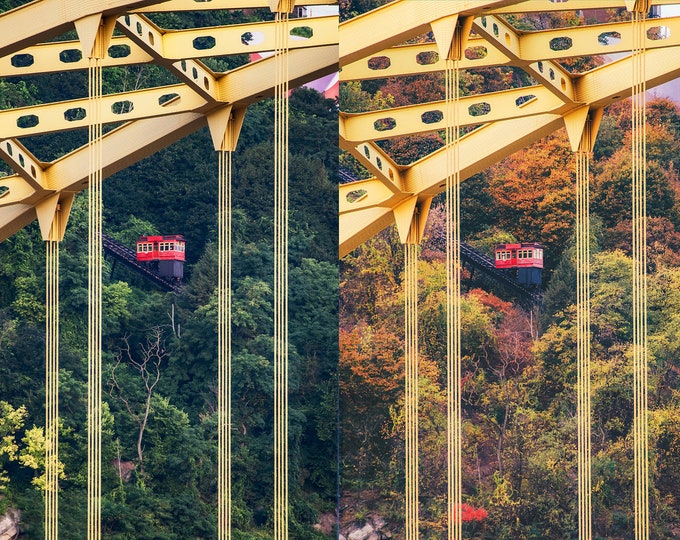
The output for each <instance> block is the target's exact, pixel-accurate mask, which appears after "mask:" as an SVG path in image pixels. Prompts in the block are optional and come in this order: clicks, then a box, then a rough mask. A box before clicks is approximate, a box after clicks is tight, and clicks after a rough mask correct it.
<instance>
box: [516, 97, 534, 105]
mask: <svg viewBox="0 0 680 540" xmlns="http://www.w3.org/2000/svg"><path fill="white" fill-rule="evenodd" d="M535 99H536V96H535V95H534V94H527V95H526V96H519V97H518V98H517V99H516V100H515V105H517V106H518V107H524V106H525V105H528V104H529V103H531V102H532V101H534V100H535Z"/></svg>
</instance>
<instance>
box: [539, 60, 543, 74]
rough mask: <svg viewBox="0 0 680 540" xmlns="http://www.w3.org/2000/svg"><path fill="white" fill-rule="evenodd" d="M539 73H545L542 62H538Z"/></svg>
mask: <svg viewBox="0 0 680 540" xmlns="http://www.w3.org/2000/svg"><path fill="white" fill-rule="evenodd" d="M538 71H539V72H540V73H543V62H541V61H540V60H539V61H538Z"/></svg>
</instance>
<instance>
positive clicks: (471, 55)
mask: <svg viewBox="0 0 680 540" xmlns="http://www.w3.org/2000/svg"><path fill="white" fill-rule="evenodd" d="M488 54H489V51H488V50H487V48H486V47H484V45H475V46H474V47H468V48H467V49H465V58H467V59H468V60H481V59H482V58H485V57H486V55H488Z"/></svg>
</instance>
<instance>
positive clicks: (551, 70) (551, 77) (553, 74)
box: [548, 68, 555, 81]
mask: <svg viewBox="0 0 680 540" xmlns="http://www.w3.org/2000/svg"><path fill="white" fill-rule="evenodd" d="M548 75H550V80H551V81H554V80H555V71H554V70H553V69H552V68H550V71H548Z"/></svg>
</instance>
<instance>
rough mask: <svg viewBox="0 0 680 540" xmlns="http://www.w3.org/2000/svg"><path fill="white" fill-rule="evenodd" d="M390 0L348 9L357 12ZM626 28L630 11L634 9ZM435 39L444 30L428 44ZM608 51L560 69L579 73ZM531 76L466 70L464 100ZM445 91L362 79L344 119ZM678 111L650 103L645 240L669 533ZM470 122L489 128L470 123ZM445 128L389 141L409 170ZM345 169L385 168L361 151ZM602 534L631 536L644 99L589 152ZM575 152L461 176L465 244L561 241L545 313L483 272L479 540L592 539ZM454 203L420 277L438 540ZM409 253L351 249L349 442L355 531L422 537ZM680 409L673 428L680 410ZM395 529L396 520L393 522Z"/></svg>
mask: <svg viewBox="0 0 680 540" xmlns="http://www.w3.org/2000/svg"><path fill="white" fill-rule="evenodd" d="M385 3H386V2H382V1H379V0H373V1H368V0H347V1H346V2H345V4H346V6H347V7H346V12H345V14H346V18H348V19H349V18H352V17H354V16H356V15H359V14H361V13H364V12H365V11H366V10H368V9H373V8H376V7H379V6H381V5H383V4H385ZM595 15H596V14H594V13H589V12H587V11H585V10H584V11H581V12H579V13H575V12H569V11H562V12H546V13H541V14H530V15H519V14H518V15H511V16H507V17H505V21H507V22H508V23H510V24H511V25H512V26H513V27H515V28H516V29H518V30H521V31H524V30H528V31H531V30H542V29H547V28H560V27H567V26H574V25H581V24H584V23H590V22H592V20H590V18H592V17H594V16H595ZM607 16H608V20H628V19H629V17H630V14H628V13H627V12H626V11H625V10H624V9H617V10H609V11H607ZM419 40H420V41H428V40H432V35H423V36H421V37H420V38H419ZM603 62H604V59H603V58H602V57H595V56H593V57H586V58H572V59H565V60H563V61H560V63H561V64H562V66H563V67H564V68H565V69H567V70H568V71H571V72H584V71H587V70H589V69H592V68H594V67H597V66H599V65H601V64H602V63H603ZM534 83H535V82H533V81H531V80H530V78H529V77H528V75H527V74H526V73H525V72H523V71H522V70H520V69H516V68H507V67H503V68H484V69H470V70H465V71H464V72H463V73H461V77H460V87H459V90H460V93H461V95H463V96H465V95H474V94H477V93H480V92H490V91H496V90H504V89H509V88H518V87H523V86H528V85H530V84H534ZM443 98H444V77H443V75H441V74H440V73H435V74H427V75H423V76H407V77H388V78H383V79H377V78H373V79H370V80H362V81H352V82H347V83H345V85H344V86H343V87H341V94H340V108H341V110H342V111H343V112H363V111H372V110H380V109H390V108H391V107H398V106H403V105H409V104H418V103H427V102H431V101H434V100H441V99H443ZM679 121H680V110H679V109H678V104H677V103H676V102H674V101H671V100H669V99H667V98H664V97H658V96H656V95H653V94H651V93H650V94H649V95H648V102H647V118H646V124H647V127H646V130H647V147H646V151H647V181H648V184H647V197H648V198H647V213H648V224H647V244H648V257H649V258H648V262H649V268H648V271H649V277H648V282H647V287H648V293H649V314H648V325H649V326H648V332H649V358H650V363H649V375H648V376H649V385H650V400H649V408H650V413H649V426H650V441H649V451H650V482H651V486H652V487H651V490H650V497H651V499H650V512H651V515H650V523H651V533H650V535H651V537H654V538H675V537H677V535H678V531H679V530H680V500H679V499H678V491H677V485H678V480H680V478H678V474H680V469H678V463H679V456H680V454H678V439H677V437H678V429H677V421H676V420H677V412H678V406H679V405H680V401H679V399H678V397H679V396H678V393H677V391H676V387H677V382H678V380H677V373H678V370H679V369H680V365H679V364H678V351H679V350H678V346H679V343H678V338H677V336H678V335H680V334H678V328H677V326H678V305H680V304H678V301H679V300H680V298H678V291H680V281H679V280H680V259H679V258H678V254H679V253H680V242H678V240H679V238H680V237H679V236H678V233H679V232H680V230H679V228H680V221H679V218H680V214H679V210H680V179H679V177H678V172H677V156H678V155H679V154H678V152H679V151H680V148H679V147H678V128H679V125H678V122H679ZM469 129H474V126H472V127H471V128H469ZM444 140H445V139H444V133H443V132H437V131H435V132H430V133H428V134H425V135H419V136H413V137H394V138H391V139H388V140H385V141H380V142H379V143H378V144H379V145H380V146H381V148H382V149H383V150H384V151H385V152H386V153H387V154H388V155H389V156H390V157H392V158H393V159H394V160H395V161H396V162H397V163H399V164H401V165H409V164H411V163H413V162H415V161H417V160H419V159H421V158H423V157H424V156H427V155H428V154H430V153H431V152H433V151H434V150H436V149H438V148H440V147H441V146H443V144H444ZM340 162H341V166H342V167H344V168H345V169H347V170H348V171H349V172H350V173H351V174H353V175H354V176H355V177H357V178H365V177H366V176H368V175H369V173H368V172H367V171H366V170H365V169H363V168H362V167H361V165H360V164H359V163H358V161H356V160H354V159H353V158H352V157H351V156H350V155H349V154H347V153H343V154H341V156H340ZM590 167H591V170H590V172H591V184H590V198H591V246H592V250H593V252H592V268H591V279H592V282H591V286H592V291H591V296H592V314H591V315H592V321H591V322H592V326H591V331H592V368H591V369H592V373H591V375H592V379H591V383H592V392H593V396H592V397H593V401H592V411H593V417H592V433H593V439H592V459H593V461H592V475H593V486H594V489H593V519H594V523H593V535H594V538H598V539H603V540H604V539H611V540H619V539H621V540H623V539H628V538H632V535H633V527H634V525H633V523H634V516H633V433H632V422H633V373H632V362H631V358H632V340H633V336H632V334H633V328H632V322H631V320H632V308H631V305H632V259H631V254H632V245H631V244H632V240H631V238H632V231H631V216H632V211H631V103H630V101H629V100H624V101H620V102H616V103H613V104H611V105H609V106H607V107H606V108H605V110H604V117H603V119H602V122H601V125H600V128H599V132H598V135H597V140H596V143H595V148H594V152H593V155H592V158H591V163H590ZM575 168H576V162H575V157H574V154H573V152H572V150H571V148H570V144H569V141H568V138H567V134H566V132H565V131H564V130H561V131H558V132H555V133H553V134H552V135H550V136H547V137H543V138H542V139H540V140H539V141H537V142H535V143H534V144H532V145H530V146H528V147H527V148H525V149H523V150H520V151H518V152H516V153H514V154H512V155H511V156H509V157H507V158H506V159H503V160H502V161H500V162H498V163H496V164H495V165H493V166H491V167H489V168H488V169H487V170H485V171H484V172H482V173H479V174H476V175H474V176H472V177H471V178H467V179H466V180H465V181H464V183H463V184H462V187H461V191H462V202H461V206H462V216H461V228H462V235H463V240H465V241H466V242H468V243H470V244H472V245H473V246H474V247H476V248H477V249H478V250H480V251H482V252H485V253H487V254H492V252H493V248H494V246H495V244H496V243H501V242H540V243H542V244H543V245H544V246H545V269H544V274H543V279H544V282H545V288H544V291H543V302H542V305H541V307H540V310H539V309H533V310H528V309H526V307H523V306H522V305H521V304H520V303H519V301H518V299H517V298H515V297H513V294H512V292H510V291H508V290H505V289H504V288H503V287H502V286H500V285H499V284H497V283H495V282H492V281H491V280H489V279H487V278H484V277H482V276H479V275H477V276H475V275H473V274H472V273H471V272H468V271H465V272H464V274H463V285H464V295H463V298H462V355H463V359H462V371H463V373H462V382H461V385H462V395H463V501H464V507H463V509H462V520H463V522H464V533H463V537H464V538H475V539H507V540H511V539H512V540H515V539H555V540H558V539H564V538H576V537H577V536H578V519H577V511H578V501H577V422H576V397H577V396H576V389H575V385H576V379H577V371H576V362H577V358H576V339H577V329H576V306H575V304H576V293H575V288H576V271H575V248H574V242H575V239H574V225H575V210H576V208H575V205H576V201H575V195H576V194H575V174H576V173H575ZM443 204H444V200H443V197H439V198H438V199H437V198H436V199H435V200H434V201H433V207H432V209H431V210H430V212H429V218H428V219H429V221H428V226H427V229H426V231H425V238H424V240H423V242H422V243H421V248H420V259H419V263H418V274H419V284H418V287H419V292H418V304H419V318H418V324H419V335H418V339H419V355H420V356H419V391H420V395H419V407H420V409H419V413H418V421H419V434H418V440H419V445H420V450H419V460H420V463H419V474H420V481H419V508H420V510H419V520H420V537H421V538H426V539H430V538H431V539H439V538H443V537H445V535H446V530H447V523H448V516H447V440H446V437H447V433H446V422H447V420H446V414H447V401H446V391H447V386H446V385H447V382H446V376H447V373H446V355H447V351H446V297H445V294H446V292H445V291H446V272H445V266H444V261H445V260H446V257H445V253H444V245H445V242H443V241H442V235H443V233H442V230H444V228H445V212H444V207H443ZM403 261H404V249H403V246H402V245H401V244H400V242H399V237H398V235H397V233H396V231H395V230H393V229H391V228H390V229H387V230H384V231H382V232H381V233H380V234H378V235H377V236H375V237H373V238H372V239H371V240H369V241H367V242H365V243H364V244H362V245H361V246H359V247H358V248H356V249H355V250H354V251H353V252H352V253H350V254H349V255H347V256H346V257H344V258H343V259H342V261H341V268H340V336H339V337H340V367H339V378H340V387H341V411H342V413H343V415H342V424H341V426H342V433H343V445H342V449H341V455H342V457H343V482H342V487H343V494H342V509H343V515H342V518H341V519H342V523H343V527H345V530H349V528H350V527H351V524H361V523H364V522H366V521H367V520H369V519H370V520H372V522H376V521H381V520H383V521H386V522H387V525H385V526H384V527H383V530H389V531H390V533H391V534H392V537H393V538H404V515H405V506H404V505H405V501H404V489H405V481H406V479H405V471H404V463H405V440H404V437H405V435H404V432H405V426H404V415H405V412H404V410H405V403H404V402H405V396H404V390H405V389H404V377H405V369H404V348H405V344H404V292H403V280H404V262H403ZM674 419H675V420H674ZM381 522H382V521H381Z"/></svg>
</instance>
